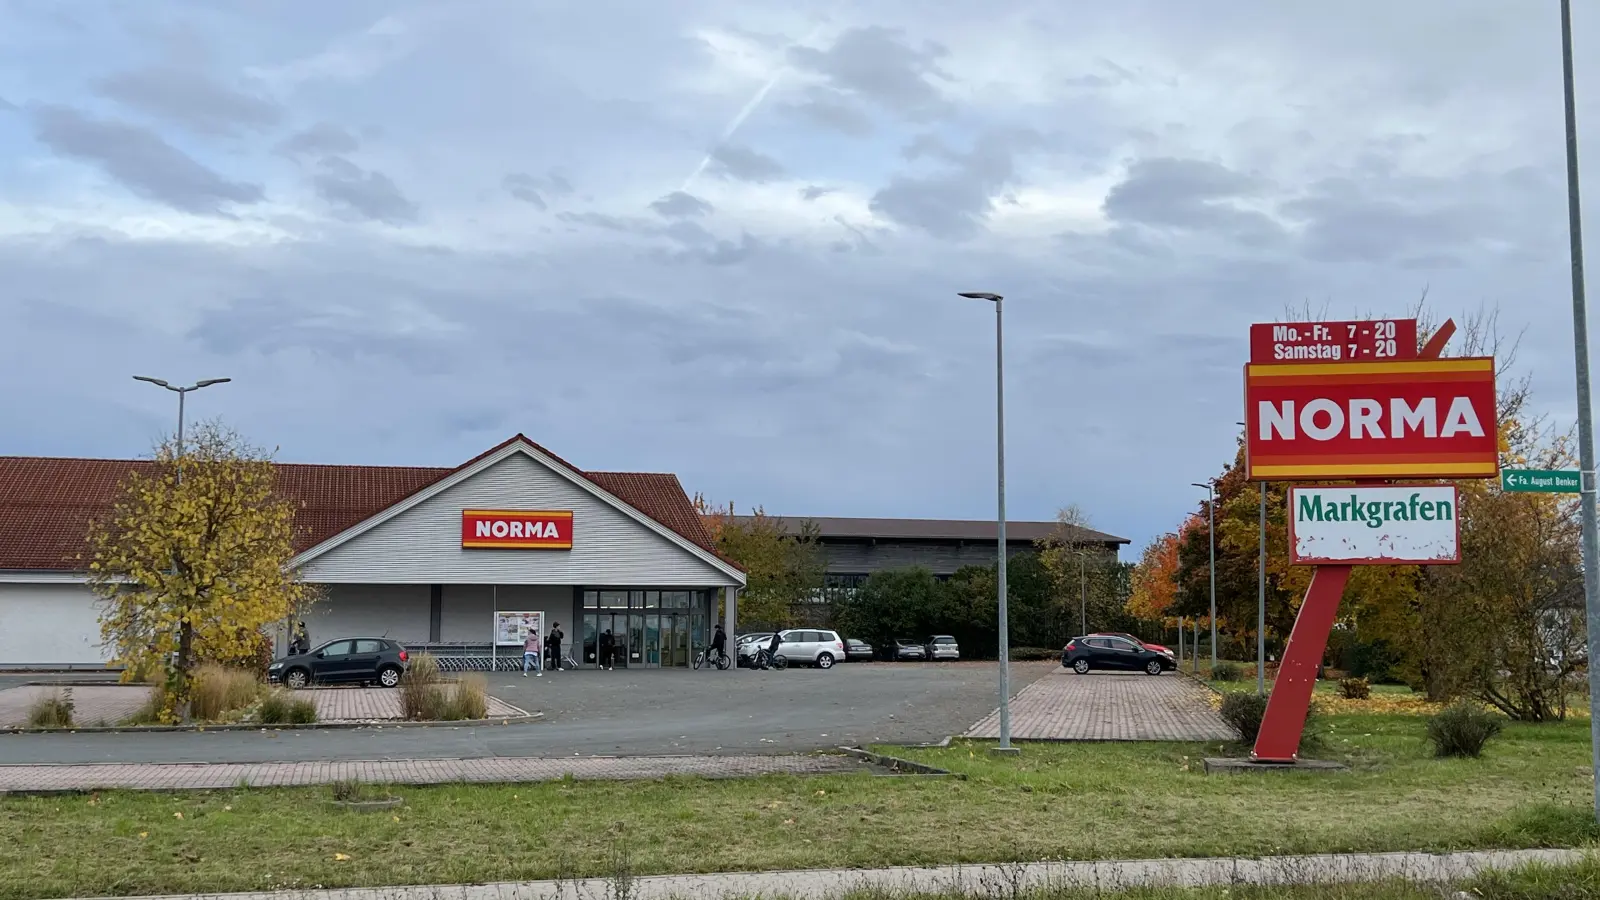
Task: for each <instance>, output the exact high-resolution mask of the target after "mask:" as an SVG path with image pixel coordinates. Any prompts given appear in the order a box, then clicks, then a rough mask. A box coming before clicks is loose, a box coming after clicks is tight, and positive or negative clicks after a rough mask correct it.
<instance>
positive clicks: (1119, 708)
mask: <svg viewBox="0 0 1600 900" xmlns="http://www.w3.org/2000/svg"><path fill="white" fill-rule="evenodd" d="M1212 696H1213V695H1212V693H1211V691H1209V690H1208V689H1207V688H1206V687H1205V686H1204V685H1201V684H1199V683H1198V682H1196V681H1194V680H1193V679H1190V678H1186V677H1184V676H1182V675H1177V674H1170V675H1159V676H1155V677H1151V676H1149V675H1145V674H1142V673H1141V674H1121V673H1117V674H1112V673H1102V672H1094V673H1090V674H1088V675H1076V674H1073V673H1071V672H1068V671H1066V670H1065V669H1063V670H1061V671H1058V672H1055V673H1053V674H1051V675H1047V676H1045V677H1044V678H1041V679H1039V680H1038V681H1036V682H1034V683H1033V684H1031V685H1029V686H1027V687H1026V688H1023V690H1022V691H1021V693H1019V694H1017V695H1016V696H1015V697H1014V698H1012V700H1011V736H1012V737H1013V738H1015V739H1017V740H1024V741H1227V740H1233V739H1234V738H1236V737H1237V735H1235V734H1234V733H1233V729H1231V728H1229V727H1228V726H1227V725H1225V724H1223V722H1222V718H1221V717H1220V716H1218V715H1217V713H1216V711H1215V710H1213V709H1212V708H1211V697H1212ZM999 736H1000V711H999V710H995V711H994V712H992V713H990V714H989V715H988V716H986V717H985V718H983V719H981V720H980V721H979V722H978V723H977V724H976V725H973V726H972V728H970V729H968V731H967V733H966V737H971V738H991V739H992V738H998V737H999Z"/></svg>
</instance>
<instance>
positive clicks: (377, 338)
mask: <svg viewBox="0 0 1600 900" xmlns="http://www.w3.org/2000/svg"><path fill="white" fill-rule="evenodd" d="M367 303H368V304H371V303H372V301H371V300H368V301H367ZM373 305H374V306H376V307H377V308H371V307H370V306H369V307H367V308H363V307H362V306H354V305H341V304H339V303H338V302H337V301H333V302H329V303H322V304H313V303H310V302H301V301H295V300H289V299H286V298H283V297H277V296H270V295H269V296H260V295H252V296H246V297H240V298H237V299H234V300H233V301H231V302H229V303H227V304H226V305H224V306H221V307H213V308H211V309H207V310H206V311H205V312H203V313H202V314H201V316H200V318H199V321H198V322H197V323H196V324H195V325H194V326H193V327H192V328H190V330H189V332H188V337H189V338H190V339H191V340H193V341H195V342H197V343H199V344H200V345H201V346H202V347H204V348H206V349H207V350H209V351H210V352H212V353H215V354H217V355H219V356H229V357H232V356H236V355H239V354H243V353H251V354H259V355H263V356H271V355H274V354H282V353H296V352H309V353H311V354H313V355H314V356H317V357H324V358H328V359H340V360H345V361H357V360H384V361H387V362H391V363H400V364H402V365H404V366H405V367H407V368H412V369H415V370H416V371H418V372H426V373H445V372H450V371H453V370H454V369H455V368H456V367H458V366H459V365H461V361H460V360H459V359H457V358H453V357H454V354H453V353H452V352H451V346H450V344H449V342H448V341H445V340H440V339H438V338H436V337H432V336H429V335H427V334H405V333H397V332H395V331H393V330H389V329H388V327H387V325H386V324H385V323H387V322H389V321H391V320H392V319H393V318H396V317H395V316H391V315H387V314H384V313H383V312H382V311H381V310H382V306H383V304H382V302H381V301H380V302H378V303H377V304H373Z"/></svg>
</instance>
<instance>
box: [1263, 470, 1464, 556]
mask: <svg viewBox="0 0 1600 900" xmlns="http://www.w3.org/2000/svg"><path fill="white" fill-rule="evenodd" d="M1459 506H1460V503H1459V500H1458V498H1457V493H1456V488H1455V486H1454V485H1412V486H1406V485H1382V486H1354V487H1293V488H1290V489H1289V561H1290V562H1292V563H1294V564H1296V565H1441V564H1450V563H1457V562H1460V561H1461V541H1460V527H1459V523H1460V519H1459V515H1458V512H1457V510H1458V509H1459Z"/></svg>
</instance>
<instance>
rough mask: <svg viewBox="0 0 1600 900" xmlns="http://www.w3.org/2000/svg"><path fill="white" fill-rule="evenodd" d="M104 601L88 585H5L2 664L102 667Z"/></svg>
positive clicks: (1, 587)
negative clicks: (101, 604)
mask: <svg viewBox="0 0 1600 900" xmlns="http://www.w3.org/2000/svg"><path fill="white" fill-rule="evenodd" d="M110 658H111V653H110V652H109V651H107V650H105V649H103V648H102V647H101V646H100V601H99V598H98V597H96V596H95V595H94V594H93V593H92V592H90V590H89V588H88V586H87V585H83V584H0V666H5V667H8V668H19V667H24V666H37V667H40V668H60V667H65V666H99V665H104V664H105V663H106V662H107V661H108V660H110Z"/></svg>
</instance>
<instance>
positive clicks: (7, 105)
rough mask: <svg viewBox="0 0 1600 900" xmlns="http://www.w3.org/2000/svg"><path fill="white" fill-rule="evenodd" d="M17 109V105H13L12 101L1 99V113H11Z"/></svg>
mask: <svg viewBox="0 0 1600 900" xmlns="http://www.w3.org/2000/svg"><path fill="white" fill-rule="evenodd" d="M16 108H17V105H16V104H15V103H12V102H11V101H10V100H7V99H6V98H4V97H0V112H11V111H12V110H15V109H16Z"/></svg>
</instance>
